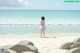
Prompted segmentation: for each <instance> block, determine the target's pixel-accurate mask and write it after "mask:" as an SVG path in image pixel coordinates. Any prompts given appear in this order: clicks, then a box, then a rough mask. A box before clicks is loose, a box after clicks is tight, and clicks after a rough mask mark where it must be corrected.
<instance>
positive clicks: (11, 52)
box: [7, 49, 17, 53]
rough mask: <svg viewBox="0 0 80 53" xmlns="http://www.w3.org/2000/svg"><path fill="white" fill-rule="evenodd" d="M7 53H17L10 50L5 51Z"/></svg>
mask: <svg viewBox="0 0 80 53" xmlns="http://www.w3.org/2000/svg"><path fill="white" fill-rule="evenodd" d="M7 52H8V53H17V52H16V51H14V50H11V49H8V51H7Z"/></svg>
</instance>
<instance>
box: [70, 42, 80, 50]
mask: <svg viewBox="0 0 80 53" xmlns="http://www.w3.org/2000/svg"><path fill="white" fill-rule="evenodd" d="M77 47H80V42H78V43H75V44H72V45H71V47H70V48H71V49H72V48H77Z"/></svg>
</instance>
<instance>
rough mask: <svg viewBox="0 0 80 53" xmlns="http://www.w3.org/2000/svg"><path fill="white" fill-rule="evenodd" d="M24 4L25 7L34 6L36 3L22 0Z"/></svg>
mask: <svg viewBox="0 0 80 53" xmlns="http://www.w3.org/2000/svg"><path fill="white" fill-rule="evenodd" d="M22 5H23V6H24V7H34V4H32V3H31V2H30V0H23V1H22Z"/></svg>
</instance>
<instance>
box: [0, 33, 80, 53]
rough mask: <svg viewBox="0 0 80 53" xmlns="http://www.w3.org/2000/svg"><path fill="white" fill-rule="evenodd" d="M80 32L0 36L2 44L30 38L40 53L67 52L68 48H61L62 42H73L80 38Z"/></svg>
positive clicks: (10, 43) (15, 42)
mask: <svg viewBox="0 0 80 53" xmlns="http://www.w3.org/2000/svg"><path fill="white" fill-rule="evenodd" d="M79 37H80V36H79V34H73V35H71V34H66V35H62V36H58V35H56V38H52V37H49V38H39V37H24V36H13V37H12V36H10V37H9V36H4V37H0V46H4V45H15V44H18V42H20V41H22V40H28V41H31V42H33V43H34V45H35V46H36V47H37V48H38V50H39V52H40V53H65V52H66V51H67V50H62V49H59V48H60V46H61V44H63V43H65V42H72V41H73V40H74V39H76V38H79Z"/></svg>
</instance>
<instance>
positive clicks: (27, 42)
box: [19, 40, 34, 46]
mask: <svg viewBox="0 0 80 53" xmlns="http://www.w3.org/2000/svg"><path fill="white" fill-rule="evenodd" d="M19 44H20V45H32V46H34V44H33V43H32V42H30V41H26V40H24V41H20V42H19Z"/></svg>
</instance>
